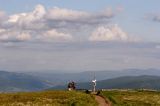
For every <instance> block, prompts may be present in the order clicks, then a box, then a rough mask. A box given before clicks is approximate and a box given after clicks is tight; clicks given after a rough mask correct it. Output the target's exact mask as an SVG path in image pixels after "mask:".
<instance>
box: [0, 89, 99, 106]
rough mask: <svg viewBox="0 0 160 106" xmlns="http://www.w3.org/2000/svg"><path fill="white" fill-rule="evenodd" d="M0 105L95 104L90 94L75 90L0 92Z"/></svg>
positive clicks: (66, 105)
mask: <svg viewBox="0 0 160 106" xmlns="http://www.w3.org/2000/svg"><path fill="white" fill-rule="evenodd" d="M0 106H97V102H96V101H95V98H94V97H93V96H92V95H89V94H85V93H82V92H75V91H43V92H26V93H24V92H22V93H6V94H3V93H1V94H0Z"/></svg>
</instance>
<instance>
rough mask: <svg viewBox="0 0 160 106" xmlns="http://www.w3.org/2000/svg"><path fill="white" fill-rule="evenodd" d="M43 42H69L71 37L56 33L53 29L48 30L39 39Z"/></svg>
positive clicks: (66, 34)
mask: <svg viewBox="0 0 160 106" xmlns="http://www.w3.org/2000/svg"><path fill="white" fill-rule="evenodd" d="M39 38H40V39H42V40H43V41H71V40H73V37H72V36H71V35H70V34H68V33H62V32H58V31H56V30H55V29H52V30H48V31H46V32H44V33H43V35H42V36H40V37H39Z"/></svg>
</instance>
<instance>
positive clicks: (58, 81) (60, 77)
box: [27, 69, 160, 86]
mask: <svg viewBox="0 0 160 106" xmlns="http://www.w3.org/2000/svg"><path fill="white" fill-rule="evenodd" d="M55 72H56V73H55ZM58 72H59V71H54V72H52V71H50V72H47V71H44V72H30V73H29V74H31V75H33V76H36V77H39V78H40V79H44V80H48V81H50V82H52V83H53V84H54V86H57V85H64V84H66V83H67V82H69V81H75V82H90V81H91V80H92V79H93V76H94V73H95V74H96V79H97V80H106V79H112V78H117V77H122V76H140V75H152V76H160V70H158V69H145V70H140V69H126V70H121V71H116V70H106V71H85V72H77V73H76V72H74V73H66V72H64V73H58ZM27 74H28V73H27Z"/></svg>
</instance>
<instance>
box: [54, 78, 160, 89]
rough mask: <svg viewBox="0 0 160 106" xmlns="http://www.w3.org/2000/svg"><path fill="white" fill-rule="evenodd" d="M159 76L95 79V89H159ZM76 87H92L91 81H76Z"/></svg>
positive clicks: (60, 87) (63, 87)
mask: <svg viewBox="0 0 160 106" xmlns="http://www.w3.org/2000/svg"><path fill="white" fill-rule="evenodd" d="M158 82H160V77H159V76H124V77H118V78H113V79H107V80H101V81H97V89H123V88H124V89H127V88H128V89H140V88H145V89H160V84H158ZM65 88H66V86H57V87H53V88H52V89H65ZM77 88H78V89H92V83H91V82H86V83H77Z"/></svg>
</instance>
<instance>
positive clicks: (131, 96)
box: [101, 90, 160, 106]
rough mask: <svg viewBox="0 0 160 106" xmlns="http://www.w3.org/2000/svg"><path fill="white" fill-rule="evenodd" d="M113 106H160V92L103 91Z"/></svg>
mask: <svg viewBox="0 0 160 106" xmlns="http://www.w3.org/2000/svg"><path fill="white" fill-rule="evenodd" d="M101 94H102V95H103V96H104V97H106V98H107V99H108V100H110V101H111V102H112V105H113V106H160V92H155V91H118V90H117V91H103V92H102V93H101Z"/></svg>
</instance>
